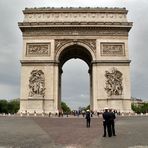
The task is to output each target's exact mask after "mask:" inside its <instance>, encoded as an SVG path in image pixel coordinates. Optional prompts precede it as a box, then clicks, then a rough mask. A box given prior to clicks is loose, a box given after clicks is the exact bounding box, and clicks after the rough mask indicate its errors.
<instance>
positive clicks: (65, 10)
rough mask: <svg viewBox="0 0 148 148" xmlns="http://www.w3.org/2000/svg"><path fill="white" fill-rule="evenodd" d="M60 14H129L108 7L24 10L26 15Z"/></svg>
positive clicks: (122, 9) (125, 11) (122, 10)
mask: <svg viewBox="0 0 148 148" xmlns="http://www.w3.org/2000/svg"><path fill="white" fill-rule="evenodd" d="M51 12H54V13H56V12H57V13H59V12H62V13H64V12H68V13H71V12H72V13H73V12H76V13H78V12H84V13H86V12H92V13H93V12H105V13H110V12H111V13H124V14H127V13H128V11H127V10H126V8H117V7H114V8H108V7H57V8H56V7H41V8H36V7H35V8H25V10H23V13H24V14H33V13H51Z"/></svg>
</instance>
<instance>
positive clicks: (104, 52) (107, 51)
mask: <svg viewBox="0 0 148 148" xmlns="http://www.w3.org/2000/svg"><path fill="white" fill-rule="evenodd" d="M100 46H101V56H125V45H124V43H101V45H100Z"/></svg>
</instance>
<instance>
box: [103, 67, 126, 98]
mask: <svg viewBox="0 0 148 148" xmlns="http://www.w3.org/2000/svg"><path fill="white" fill-rule="evenodd" d="M105 77H106V79H107V80H106V87H105V90H106V92H107V94H108V96H112V95H122V92H123V86H122V73H121V72H120V71H118V70H117V69H116V68H114V67H113V68H112V71H111V72H109V71H105Z"/></svg>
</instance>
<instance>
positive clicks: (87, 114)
mask: <svg viewBox="0 0 148 148" xmlns="http://www.w3.org/2000/svg"><path fill="white" fill-rule="evenodd" d="M85 119H86V127H87V128H88V127H90V121H91V117H90V111H89V110H87V111H86V117H85Z"/></svg>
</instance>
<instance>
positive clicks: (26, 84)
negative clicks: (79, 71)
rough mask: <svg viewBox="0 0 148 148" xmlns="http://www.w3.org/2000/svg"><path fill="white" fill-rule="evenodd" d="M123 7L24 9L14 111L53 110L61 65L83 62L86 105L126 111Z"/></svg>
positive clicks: (128, 92) (58, 92) (127, 80)
mask: <svg viewBox="0 0 148 148" xmlns="http://www.w3.org/2000/svg"><path fill="white" fill-rule="evenodd" d="M127 12H128V11H127V10H126V9H125V8H26V9H25V10H24V11H23V13H24V20H23V22H20V23H19V27H20V29H21V31H22V34H23V55H22V59H21V97H20V112H26V111H27V112H29V113H33V112H37V113H43V112H44V113H49V112H58V110H59V109H60V100H61V73H62V66H63V64H64V63H65V62H66V61H67V60H69V59H71V58H80V59H82V60H83V61H85V62H86V63H87V64H88V66H89V75H90V106H91V109H92V110H97V111H99V110H102V109H104V107H106V106H108V107H111V108H114V109H117V110H120V111H121V112H129V111H131V88H130V71H129V70H130V69H129V68H130V67H129V65H130V60H129V56H128V33H129V31H130V29H131V27H132V23H131V22H128V21H127Z"/></svg>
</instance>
